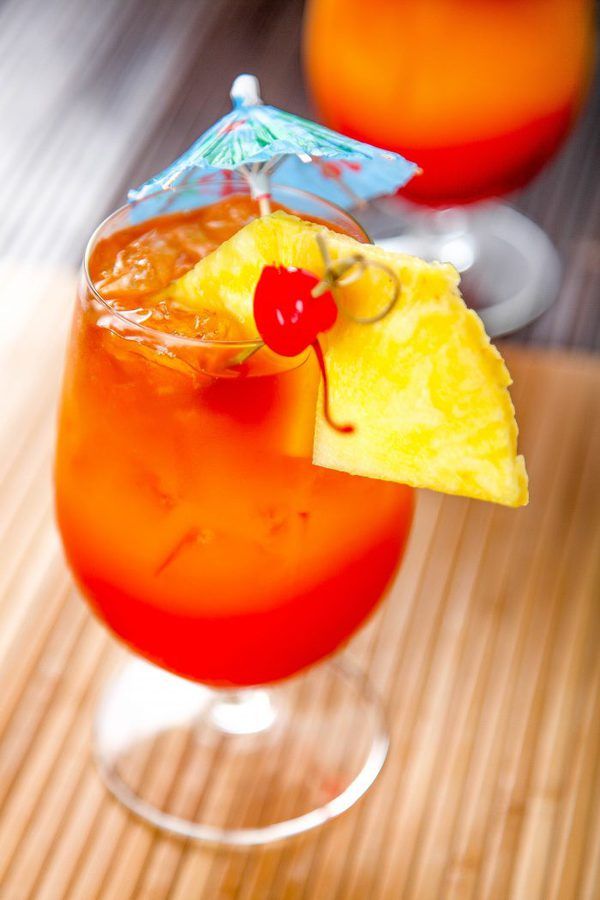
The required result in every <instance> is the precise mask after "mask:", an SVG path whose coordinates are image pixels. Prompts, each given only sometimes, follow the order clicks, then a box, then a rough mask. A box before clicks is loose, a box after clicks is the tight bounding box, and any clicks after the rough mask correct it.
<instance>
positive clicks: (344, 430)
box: [312, 338, 354, 434]
mask: <svg viewBox="0 0 600 900" xmlns="http://www.w3.org/2000/svg"><path fill="white" fill-rule="evenodd" d="M312 348H313V350H314V351H315V356H316V357H317V362H318V363H319V368H320V370H321V376H322V378H323V415H324V417H325V421H326V422H327V424H328V425H329V426H330V427H331V428H333V429H334V430H335V431H339V432H340V434H352V432H353V431H354V425H338V423H337V422H334V420H333V419H332V418H331V412H330V410H329V381H328V378H327V369H326V367H325V357H324V356H323V348H322V347H321V344H320V342H319V338H315V340H314V341H313V342H312Z"/></svg>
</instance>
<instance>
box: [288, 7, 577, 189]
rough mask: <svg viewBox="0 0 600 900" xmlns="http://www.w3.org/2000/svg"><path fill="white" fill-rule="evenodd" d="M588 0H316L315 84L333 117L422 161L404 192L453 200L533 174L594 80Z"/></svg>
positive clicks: (311, 54)
mask: <svg viewBox="0 0 600 900" xmlns="http://www.w3.org/2000/svg"><path fill="white" fill-rule="evenodd" d="M591 18H592V11H591V3H589V2H588V0H417V2H410V0H373V2H371V3H369V4H365V3H364V2H363V0H311V2H310V3H309V6H308V12H307V19H306V33H305V41H306V42H305V59H306V71H307V75H308V80H309V84H310V87H311V90H312V94H313V97H314V99H315V102H316V105H317V108H318V109H319V112H320V114H321V115H322V117H323V119H324V121H325V122H326V124H327V125H329V126H331V127H332V128H335V129H338V130H340V131H344V132H346V133H347V134H349V135H352V136H353V137H357V138H359V139H361V140H364V141H367V142H369V143H374V144H378V145H380V146H383V147H387V148H389V149H392V150H397V151H398V152H400V153H402V154H404V155H405V156H407V157H408V158H409V159H413V160H415V161H416V162H418V164H419V165H420V166H421V167H422V169H423V175H422V176H421V177H419V178H415V179H413V181H411V182H410V183H409V184H408V185H407V187H406V188H404V189H403V192H402V193H403V195H405V196H407V197H410V198H411V199H415V200H419V201H423V202H431V203H445V204H448V203H455V202H463V201H466V200H474V199H477V198H480V197H487V196H491V195H498V194H503V193H505V192H506V191H509V190H512V189H514V188H516V187H519V186H520V185H522V184H524V183H525V182H527V181H528V180H529V179H530V178H531V177H532V176H533V175H534V174H535V173H536V172H537V171H538V170H539V168H540V167H541V166H542V165H543V163H544V162H545V161H546V160H547V159H548V158H549V157H550V156H551V155H552V154H553V153H554V151H555V150H556V148H557V147H558V146H559V144H560V143H561V141H562V140H563V139H564V137H565V135H566V134H567V132H568V130H569V128H570V126H571V124H572V123H573V121H574V118H575V116H576V114H577V112H578V109H579V107H580V105H581V101H582V98H583V95H584V92H585V89H586V86H587V82H588V78H589V73H590V68H591V54H592V40H591V38H592V27H591Z"/></svg>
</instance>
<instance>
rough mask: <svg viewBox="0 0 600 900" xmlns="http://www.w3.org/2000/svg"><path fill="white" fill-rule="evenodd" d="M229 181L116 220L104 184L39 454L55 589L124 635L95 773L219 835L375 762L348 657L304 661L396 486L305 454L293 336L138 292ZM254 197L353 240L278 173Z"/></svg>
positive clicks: (391, 530)
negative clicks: (61, 564)
mask: <svg viewBox="0 0 600 900" xmlns="http://www.w3.org/2000/svg"><path fill="white" fill-rule="evenodd" d="M247 190H248V189H247V187H246V186H245V184H244V182H241V181H240V182H238V181H236V179H235V178H234V179H232V178H231V177H228V178H226V179H222V180H221V181H219V180H218V179H217V180H215V179H214V178H213V179H211V180H210V183H207V184H206V185H205V186H202V185H197V186H195V187H187V188H183V189H181V190H175V191H173V192H171V193H170V194H168V195H165V197H161V198H159V199H160V202H161V205H162V206H163V209H165V210H167V211H170V217H168V218H167V219H161V220H152V221H150V223H144V222H143V221H142V222H141V223H140V219H141V218H142V219H143V206H140V205H137V206H124V207H122V208H121V209H119V210H118V211H117V212H115V213H114V214H113V215H111V216H110V217H109V218H108V219H107V220H106V221H105V222H103V223H102V225H100V227H99V228H98V229H97V231H96V232H95V233H94V235H93V236H92V238H91V240H90V242H89V245H88V248H87V251H86V256H85V262H84V265H83V272H82V276H81V284H80V288H79V292H78V296H77V302H76V308H75V315H74V321H73V328H72V334H71V339H70V345H69V348H68V352H67V365H66V372H65V377H64V388H63V397H62V405H61V412H60V421H59V434H58V444H57V453H56V466H55V475H56V477H55V481H56V507H57V515H58V522H59V527H60V531H61V535H62V540H63V544H64V548H65V552H66V556H67V559H68V561H69V564H70V567H71V570H72V572H73V575H74V577H75V581H76V583H77V586H78V588H79V591H80V593H81V594H82V596H83V597H84V598H85V599H86V600H87V601H88V602H89V604H90V605H91V607H92V609H93V611H94V612H95V614H96V615H97V617H98V618H99V619H100V620H101V621H102V622H103V623H104V624H105V625H107V626H108V628H109V629H110V630H111V631H112V632H113V634H114V635H116V636H117V637H118V638H119V639H120V640H121V641H122V642H123V643H125V644H126V645H127V646H128V647H129V648H130V649H131V650H133V651H134V653H135V654H137V658H135V659H133V660H132V661H130V662H129V663H128V664H127V665H126V666H125V667H124V668H123V669H122V670H121V671H120V672H119V673H118V674H117V675H116V677H115V679H114V681H113V682H112V684H111V685H110V686H109V688H108V690H107V691H106V693H105V695H104V698H103V700H102V702H101V704H100V707H99V710H98V714H97V718H96V726H95V738H94V743H95V753H96V758H97V761H98V764H99V767H100V770H101V772H102V775H103V777H104V780H105V782H106V784H107V785H108V787H109V788H110V790H111V791H112V792H113V793H114V794H115V795H116V796H117V797H118V798H119V799H120V800H121V801H122V802H123V803H125V804H126V805H127V806H128V807H129V808H130V809H132V810H133V811H134V812H136V813H137V814H139V815H140V816H142V817H143V818H144V819H146V820H148V821H149V822H152V823H153V824H155V825H157V826H159V827H161V828H165V829H168V830H170V831H172V832H175V833H178V834H181V835H184V836H188V837H192V838H197V839H202V840H207V841H212V842H216V843H224V844H233V845H250V844H259V843H265V842H269V841H272V840H277V839H281V838H284V837H289V836H291V835H294V834H298V833H300V832H303V831H306V830H307V829H310V828H313V827H314V826H316V825H319V824H321V823H323V822H325V821H326V820H328V819H329V818H331V817H333V816H336V815H338V814H339V813H341V812H343V811H344V810H346V809H348V808H349V807H350V806H351V805H352V804H353V803H355V802H356V801H357V800H358V799H359V797H360V796H362V794H364V792H365V791H366V790H367V789H368V787H369V786H370V784H371V783H372V782H373V780H374V779H375V777H376V776H377V774H378V772H379V771H380V769H381V767H382V765H383V762H384V759H385V756H386V752H387V744H388V738H387V732H386V728H385V722H384V713H383V710H382V707H381V703H380V701H379V699H378V698H377V696H376V693H375V691H374V689H373V688H372V687H371V686H370V684H369V682H368V680H367V679H366V676H365V675H364V674H363V673H362V672H360V671H358V670H357V669H356V668H355V667H353V666H352V664H351V663H350V662H348V661H341V660H340V659H337V660H334V661H331V662H324V663H322V661H323V660H325V659H326V658H327V657H329V656H330V655H331V654H333V653H334V652H335V651H336V650H337V649H338V648H340V647H341V646H342V645H343V644H344V643H345V642H346V641H347V640H348V639H349V638H350V637H351V636H352V634H353V633H354V632H355V631H356V629H357V628H359V627H360V625H361V624H362V623H363V622H364V621H365V619H366V618H367V617H368V615H369V614H370V613H371V611H372V610H373V609H374V608H375V607H376V606H377V604H378V603H379V601H380V599H381V597H382V595H383V594H384V593H385V590H386V588H387V586H388V585H389V584H390V582H391V580H392V578H393V576H394V573H395V571H396V569H397V566H398V564H399V561H400V558H401V555H402V552H403V549H404V545H405V542H406V538H407V535H408V531H409V527H410V521H411V516H412V506H413V495H412V491H411V490H410V489H408V488H406V487H404V486H401V485H396V484H391V483H386V482H383V481H376V480H369V479H363V478H358V477H353V476H351V475H347V474H345V473H342V472H335V471H332V470H329V469H324V468H320V467H317V466H314V465H313V464H312V462H311V449H312V433H313V425H314V417H315V409H316V406H317V396H318V385H319V373H318V367H317V365H316V363H315V361H314V360H313V358H312V356H311V355H310V354H308V355H305V356H303V357H302V358H300V359H298V358H296V359H294V360H289V359H288V360H286V359H283V358H277V357H275V356H274V355H273V354H271V353H270V351H268V350H266V349H262V350H258V349H257V348H258V345H257V344H256V343H254V342H252V341H247V340H243V339H239V336H236V335H235V334H231V333H230V334H226V333H225V332H223V334H224V337H221V338H220V339H214V333H215V328H216V329H217V332H216V333H219V328H220V327H221V325H222V323H220V322H219V321H216V322H215V320H214V317H211V315H208V314H203V313H202V312H201V311H200V312H199V313H198V314H197V316H196V317H195V318H194V317H192V316H191V314H187V318H186V319H185V321H183V320H181V321H180V319H181V315H182V314H181V311H177V310H175V309H169V307H168V306H165V305H164V304H162V305H160V304H159V305H158V306H156V305H152V304H151V303H150V302H149V300H148V295H147V294H144V286H145V285H146V286H150V285H152V287H153V290H156V288H157V287H160V282H161V279H162V282H163V283H164V282H166V281H168V280H169V277H170V275H172V267H173V266H177V265H179V264H180V261H181V258H182V257H181V254H185V253H188V252H189V243H190V241H192V242H193V241H195V242H196V249H195V251H194V252H196V253H197V254H201V253H204V252H207V251H208V250H209V249H210V248H211V246H216V245H218V244H219V243H220V242H221V241H222V240H223V239H224V237H226V236H227V235H228V234H231V233H233V232H234V231H235V230H236V229H237V228H239V227H241V226H242V225H243V224H245V222H246V221H247V220H248V218H249V216H250V217H251V216H253V215H254V214H258V210H256V212H254V201H251V200H250V199H249V197H248V195H247ZM215 192H217V195H218V194H219V193H221V194H223V199H221V200H220V201H219V202H218V203H216V204H214V203H213V201H214V200H215ZM273 199H274V201H275V202H276V203H279V204H282V205H284V206H285V207H287V208H288V209H291V210H294V211H295V212H296V213H297V214H299V215H301V216H305V217H307V218H313V219H318V220H320V221H327V222H328V223H329V224H330V225H331V226H332V227H334V228H337V229H338V230H342V231H345V232H347V233H350V234H352V235H354V236H356V237H358V238H359V239H361V240H363V241H366V240H367V236H366V234H365V233H364V232H363V230H362V229H361V228H360V226H359V225H358V224H357V223H356V222H355V221H354V220H353V219H352V218H351V217H350V216H349V215H348V214H347V213H345V212H343V211H342V210H341V209H337V208H336V207H334V206H332V205H331V204H328V203H326V202H325V201H322V200H320V199H318V198H316V197H313V196H311V195H309V194H306V193H303V192H302V191H298V190H294V189H291V188H285V187H279V186H278V187H276V188H275V189H274V198H273ZM163 201H164V202H163ZM144 202H148V203H149V204H150V207H152V204H155V203H156V202H158V201H157V198H151V199H150V200H149V201H144ZM174 210H177V212H173V211H174ZM173 216H176V217H179V218H176V219H175V218H173ZM198 216H199V217H201V219H202V226H201V229H200V231H199V232H198V230H196V231H193V228H192V232H193V233H192V232H190V230H189V227H188V226H189V225H190V223H191V224H192V225H193V223H194V221H196V219H195V217H198ZM173 223H175V225H182V226H183V229H182V230H181V229H180V230H179V231H177V230H176V229H175V230H174V229H173V228H172V227H171V226H172V225H173ZM127 228H133V229H134V230H133V231H129V232H128V233H127V240H128V241H130V242H131V241H132V240H133V241H134V243H129V247H128V249H125V250H123V252H122V253H121V256H120V257H119V258H120V260H121V262H120V263H118V265H112V263H111V265H112V268H113V270H114V271H116V272H117V275H118V279H117V282H118V287H117V288H115V287H114V282H113V287H112V288H111V291H112V296H111V299H110V300H107V298H106V295H105V294H103V293H102V290H101V289H99V287H98V284H104V285H107V284H108V283H109V281H110V279H109V280H108V281H107V280H106V279H104V281H98V277H97V273H98V272H100V271H101V270H102V268H103V266H105V264H106V259H112V258H113V257H114V255H115V253H116V250H115V242H116V244H118V245H119V246H124V244H125V243H126V240H125V238H123V230H124V229H127ZM165 229H166V230H167V231H168V232H169V234H168V235H167V237H166V238H165ZM169 229H170V231H169ZM186 229H187V230H186ZM190 235H191V236H190ZM204 239H205V243H204V244H203V241H204ZM173 242H175V244H176V247H175V250H176V252H174V251H173ZM178 242H179V243H178ZM198 242H199V243H198ZM132 248H133V249H132ZM111 254H112V256H111ZM109 268H110V266H109ZM157 282H158V284H157ZM106 290H108V288H106ZM190 321H192V324H193V327H194V328H196V329H197V330H198V333H199V335H200V336H198V335H194V334H193V333H192V334H191V335H190V334H189V325H190ZM186 329H188V330H187V331H186ZM202 332H204V335H203V336H202ZM211 334H212V335H213V337H211ZM298 673H303V674H302V675H301V677H292V676H296V675H297V674H298Z"/></svg>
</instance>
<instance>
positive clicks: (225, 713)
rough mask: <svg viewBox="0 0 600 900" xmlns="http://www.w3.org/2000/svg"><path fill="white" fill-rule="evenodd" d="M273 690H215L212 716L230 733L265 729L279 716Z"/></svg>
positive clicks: (221, 727)
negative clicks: (274, 703)
mask: <svg viewBox="0 0 600 900" xmlns="http://www.w3.org/2000/svg"><path fill="white" fill-rule="evenodd" d="M271 694H272V692H271V691H269V690H267V689H266V688H240V689H238V690H216V691H214V696H213V701H212V704H211V710H210V718H211V720H212V722H213V724H214V725H215V726H216V727H217V728H218V729H219V730H220V731H223V732H225V733H227V734H256V733H258V732H261V731H266V730H267V729H268V728H270V727H271V725H272V724H273V722H274V721H275V719H276V718H277V712H276V710H275V707H274V705H273V702H272V696H271Z"/></svg>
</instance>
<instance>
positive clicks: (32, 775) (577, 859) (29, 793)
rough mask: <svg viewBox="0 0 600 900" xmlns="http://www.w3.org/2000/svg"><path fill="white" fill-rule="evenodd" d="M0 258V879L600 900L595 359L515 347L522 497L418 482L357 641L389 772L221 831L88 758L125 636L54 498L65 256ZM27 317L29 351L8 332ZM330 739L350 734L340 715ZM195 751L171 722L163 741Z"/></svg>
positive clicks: (279, 893) (282, 893)
mask: <svg viewBox="0 0 600 900" xmlns="http://www.w3.org/2000/svg"><path fill="white" fill-rule="evenodd" d="M4 275H5V278H4V284H6V285H10V290H8V291H7V289H5V291H4V293H3V294H0V317H1V316H2V315H6V305H5V304H6V303H9V302H10V299H11V298H12V297H13V296H14V295H15V292H17V291H18V293H19V295H20V296H22V297H23V304H24V306H23V312H22V320H21V321H20V322H19V323H17V324H15V323H14V322H13V326H12V327H13V331H12V335H13V338H12V340H8V339H6V342H5V350H6V352H5V353H4V354H3V356H2V357H0V360H2V361H0V378H4V379H8V378H9V376H10V378H11V382H10V383H11V384H12V385H14V386H15V387H14V388H13V391H12V392H11V396H10V397H9V396H4V397H2V398H1V400H0V402H2V403H3V404H5V405H4V412H5V415H4V417H3V418H2V419H1V420H0V422H1V425H0V472H2V474H3V476H4V477H3V479H2V481H1V482H0V504H1V505H0V509H1V510H2V515H1V516H0V533H1V536H2V540H1V541H0V560H1V561H2V566H1V567H0V680H1V683H2V686H3V687H2V705H1V707H0V896H1V897H2V898H4V897H6V898H7V900H20V898H23V900H25V898H30V897H35V898H36V900H37V898H44V900H62V898H71V897H72V898H82V897H85V898H88V897H100V898H115V900H126V898H134V897H135V898H144V900H145V898H153V900H161V898H167V897H168V898H169V900H195V898H204V897H210V898H213V897H216V898H220V897H223V898H236V900H254V898H267V897H269V898H270V897H273V898H275V897H276V898H279V897H285V898H286V900H288V898H304V900H309V898H313V897H314V898H324V897H327V898H329V897H332V898H333V897H335V898H340V900H346V898H348V900H363V898H365V897H370V898H373V900H379V898H380V900H388V898H391V897H394V898H396V897H402V898H407V900H417V898H418V900H423V898H424V900H429V898H438V897H440V898H442V897H443V898H444V900H446V898H448V900H459V898H460V900H463V898H464V900H467V898H469V900H471V898H479V897H482V898H487V897H490V898H496V897H502V898H504V897H511V898H512V897H514V898H523V900H536V898H539V900H547V898H548V900H555V898H556V900H558V898H563V897H564V898H571V897H572V898H579V897H582V898H586V900H595V898H596V897H597V896H598V893H599V889H600V883H599V875H600V873H599V870H598V853H599V850H600V813H599V808H600V803H599V801H600V769H599V764H598V762H599V758H600V729H599V725H598V723H599V721H600V716H599V713H600V661H599V656H598V652H597V650H598V644H599V638H600V609H599V598H600V590H599V588H600V573H599V571H598V560H599V558H600V553H599V550H600V523H599V520H598V508H599V504H598V500H599V498H598V492H599V485H598V479H597V468H596V467H597V459H598V458H600V415H599V412H600V410H599V397H600V393H599V388H600V364H599V363H598V362H595V361H594V360H593V359H592V358H589V357H580V356H569V355H567V354H564V353H557V352H552V353H550V352H540V351H537V352H532V351H525V350H523V349H519V348H516V347H513V346H507V347H506V350H507V355H508V358H509V363H510V366H511V369H512V371H513V374H514V376H515V381H516V384H515V387H514V391H513V395H514V398H515V402H516V405H517V408H518V411H519V418H520V422H521V425H522V435H521V437H522V446H523V449H524V452H525V454H526V456H527V459H528V465H529V468H530V472H531V480H532V502H531V504H530V506H529V507H528V508H527V509H526V510H521V511H512V510H505V509H498V508H493V507H491V506H487V505H485V504H481V503H475V502H469V501H466V500H461V499H457V498H448V497H440V496H437V495H433V494H427V493H423V494H422V495H421V497H420V500H419V504H418V510H417V517H416V522H415V526H414V530H413V534H412V538H411V543H410V548H409V552H408V555H407V559H406V561H405V564H404V566H403V568H402V571H401V573H400V575H399V577H398V580H397V582H396V584H395V586H394V588H393V590H392V592H391V595H390V597H389V598H388V600H387V601H386V603H385V604H384V606H383V608H382V609H381V611H380V613H379V614H378V615H377V616H376V617H375V619H374V620H373V621H372V622H371V623H370V624H369V625H368V627H367V628H366V629H365V630H364V631H363V632H361V634H360V635H359V636H358V637H357V638H356V640H355V641H354V642H353V644H352V646H351V648H350V650H349V651H348V652H349V653H350V654H351V655H352V656H353V657H354V658H355V659H356V660H358V661H359V662H360V663H361V664H362V665H364V666H367V667H368V668H369V669H370V671H371V674H372V677H373V679H374V680H375V682H376V683H377V684H378V686H379V687H380V689H381V690H382V692H383V693H384V695H385V696H386V697H387V699H388V703H389V708H390V719H391V725H392V737H393V744H392V751H391V755H390V760H389V763H388V764H387V766H386V768H385V770H384V773H383V775H382V776H381V778H380V779H379V781H378V783H377V784H376V786H375V787H374V789H373V790H372V792H371V793H370V795H369V796H368V798H367V799H366V800H365V801H364V802H362V803H360V804H359V805H358V806H357V807H356V808H355V809H353V810H352V811H351V812H349V813H348V814H346V815H345V816H344V817H342V819H340V820H338V821H336V822H334V823H332V824H330V825H328V826H327V827H325V828H324V829H322V830H320V831H317V832H315V833H313V834H312V835H308V836H305V837H304V838H302V839H299V840H297V841H293V842H291V843H289V844H287V845H283V846H278V847H274V848H268V849H259V850H254V851H251V852H245V853H227V852H221V853H219V852H215V851H213V850H207V849H205V848H202V847H198V846H197V845H194V844H193V843H191V842H186V841H182V840H179V839H175V838H173V837H169V836H166V835H163V834H160V833H159V832H158V831H156V830H154V829H151V828H149V827H147V826H146V825H145V824H143V823H141V822H139V821H137V820H135V819H134V818H133V817H132V816H131V815H129V814H128V813H127V812H125V810H124V809H122V808H121V807H120V806H119V805H118V804H117V803H115V802H114V801H113V800H112V799H111V798H110V797H109V796H108V795H107V794H106V792H105V791H104V789H103V787H102V785H101V784H100V781H99V779H98V776H97V774H96V772H95V769H94V767H93V765H92V763H91V760H90V756H89V742H90V722H91V717H92V714H93V709H94V704H95V702H96V698H97V695H98V691H99V690H100V688H101V685H102V683H103V681H104V680H105V679H106V677H107V675H108V673H109V672H110V671H111V670H112V667H113V666H114V665H115V662H116V660H117V659H118V658H120V654H121V651H117V650H116V648H115V647H114V645H113V644H112V642H111V641H110V640H109V639H108V638H107V636H106V635H105V634H104V632H103V631H102V629H101V628H100V626H99V625H97V623H96V622H95V621H93V620H92V618H91V617H90V615H89V613H88V612H87V611H86V610H85V608H84V606H83V604H81V602H80V601H79V600H78V599H77V598H76V597H74V596H73V594H72V591H71V590H70V588H69V579H68V575H67V573H66V570H65V567H64V563H63V562H62V558H61V555H60V549H59V543H58V540H57V536H56V533H55V530H54V525H53V523H52V516H51V505H50V486H49V476H50V465H49V462H50V452H51V444H52V435H53V427H52V422H53V417H54V403H55V400H56V396H57V391H58V380H59V373H60V368H61V355H62V352H63V346H64V339H65V333H66V327H67V323H68V310H69V307H70V303H71V295H72V291H73V290H74V279H73V277H72V276H69V275H68V273H66V272H63V271H58V272H57V273H56V274H55V277H53V276H52V272H51V271H50V270H47V271H46V272H45V273H41V274H40V271H39V269H37V268H27V269H25V270H24V269H19V268H15V267H14V266H13V267H12V268H11V269H10V270H9V269H6V268H5V269H4ZM56 321H60V322H61V323H62V324H61V327H58V328H52V327H51V325H52V323H53V322H56ZM19 335H21V337H19ZM23 335H25V336H26V338H27V341H28V343H29V342H31V346H32V347H35V348H36V359H37V360H39V361H40V364H39V365H38V366H35V367H34V366H31V365H30V362H31V357H30V356H29V355H28V354H23V353H20V352H19V347H20V342H21V340H22V339H23V338H22V336H23ZM5 338H6V335H5ZM328 739H330V740H333V741H336V740H337V741H344V740H345V738H344V723H343V722H340V723H339V724H338V725H337V726H336V728H333V729H332V733H331V735H330V736H329V738H328ZM188 751H189V748H188V747H186V745H185V743H184V742H182V741H181V740H179V739H177V738H174V740H173V746H172V747H171V753H172V754H173V756H175V755H178V756H179V757H180V758H181V759H182V760H183V759H185V755H186V753H188ZM145 771H146V776H145V777H146V778H147V779H149V780H150V781H151V783H152V785H153V788H152V789H153V790H154V791H155V792H156V795H157V796H165V795H167V794H169V795H170V796H171V797H172V798H174V797H178V798H179V801H180V802H181V803H182V804H184V805H185V803H186V802H188V803H189V802H192V799H193V798H194V797H197V786H193V785H192V784H191V782H190V783H189V784H186V783H185V782H183V781H181V782H175V783H171V782H170V781H169V780H168V778H167V777H166V775H165V773H164V772H162V771H161V769H160V767H157V766H156V765H155V762H154V759H153V757H152V756H149V757H148V759H147V763H146V770H145ZM191 774H192V776H193V772H192V773H191ZM194 802H196V801H194ZM206 802H208V803H209V804H211V803H212V804H219V805H225V806H226V805H227V804H231V803H233V802H240V797H239V795H238V793H237V792H236V791H235V788H234V789H233V790H232V791H230V792H228V794H227V795H222V796H217V795H215V794H214V792H212V793H209V794H208V795H207V798H206ZM243 802H245V803H247V804H251V803H253V802H254V800H253V798H252V796H251V795H248V796H245V797H244V798H243ZM270 802H272V803H273V804H274V805H275V806H276V805H277V803H279V802H281V798H279V797H278V796H277V794H276V793H274V794H273V796H272V798H271V801H270Z"/></svg>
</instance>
